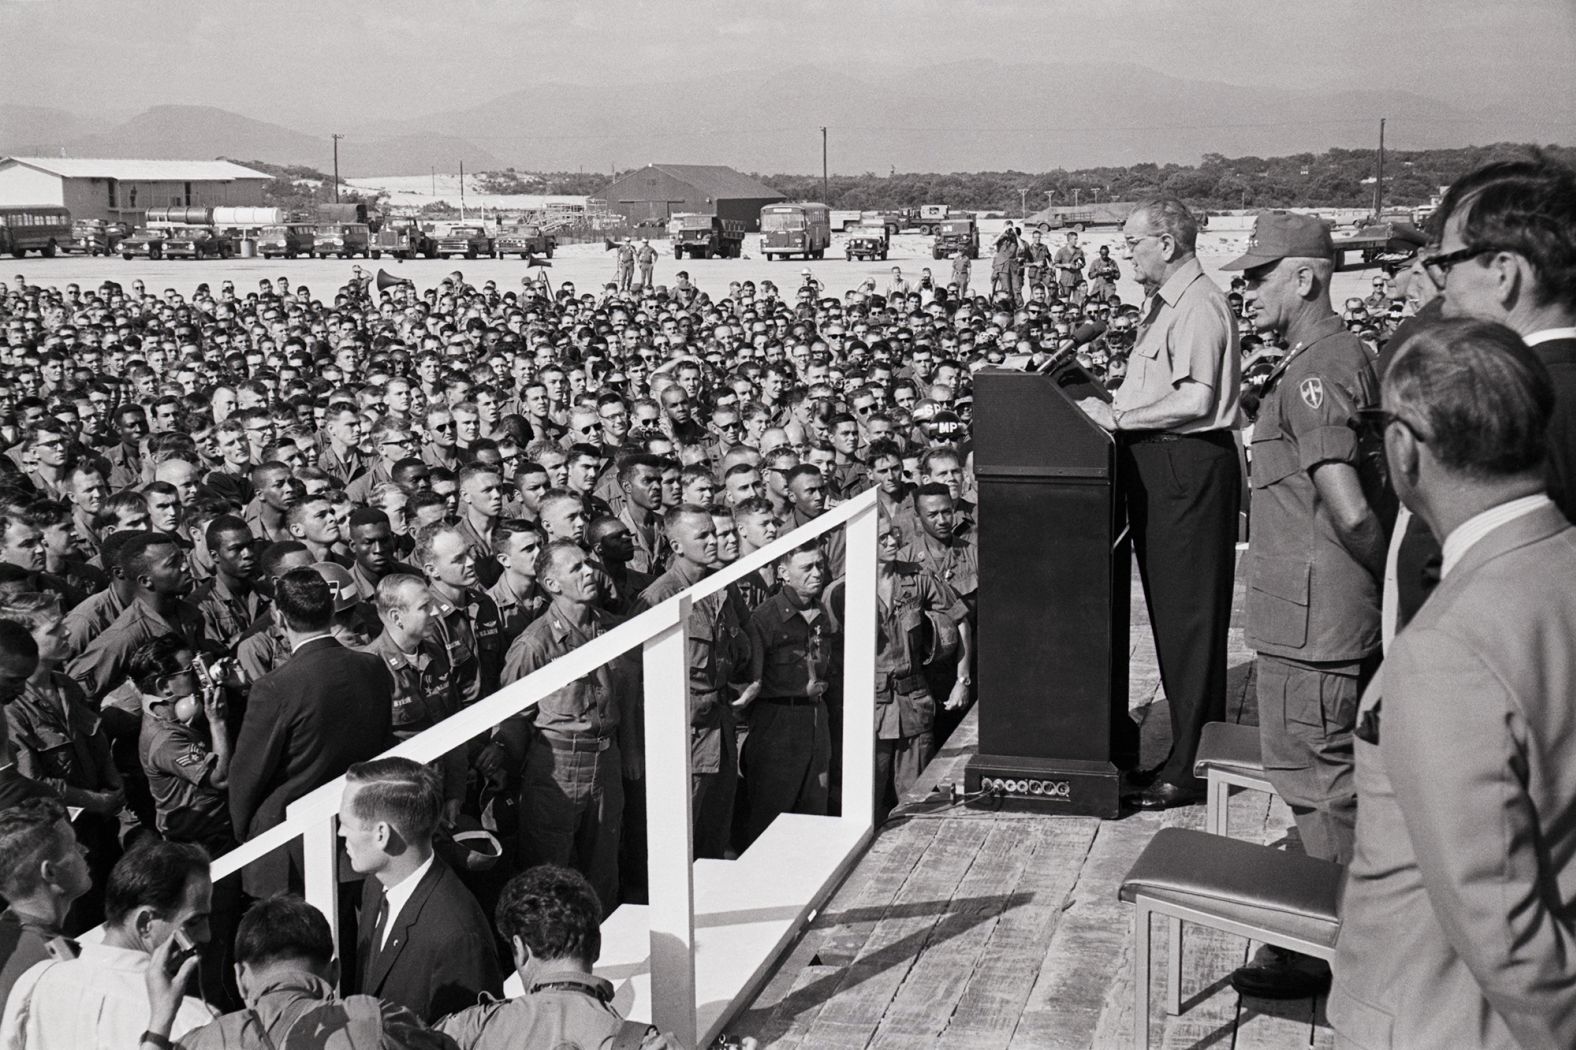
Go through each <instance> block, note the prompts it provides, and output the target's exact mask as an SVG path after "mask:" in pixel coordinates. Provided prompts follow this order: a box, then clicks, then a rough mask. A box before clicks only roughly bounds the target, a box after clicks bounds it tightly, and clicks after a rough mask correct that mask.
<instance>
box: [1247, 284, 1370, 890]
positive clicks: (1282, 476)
mask: <svg viewBox="0 0 1576 1050" xmlns="http://www.w3.org/2000/svg"><path fill="white" fill-rule="evenodd" d="M1378 402H1379V383H1378V380H1377V379H1376V378H1375V376H1374V372H1373V367H1372V365H1371V363H1370V357H1369V354H1368V352H1367V350H1366V349H1364V347H1363V345H1362V343H1361V342H1359V341H1358V340H1357V338H1356V337H1355V336H1353V335H1352V334H1351V333H1349V332H1348V331H1347V330H1346V328H1345V326H1344V325H1343V324H1342V323H1341V319H1340V318H1339V317H1337V316H1335V315H1334V314H1331V315H1330V316H1329V317H1328V318H1326V319H1325V320H1323V321H1320V322H1319V323H1318V324H1317V325H1316V326H1314V328H1313V329H1312V331H1310V332H1309V333H1308V338H1306V339H1305V340H1303V341H1302V342H1301V343H1299V344H1298V345H1297V346H1294V347H1293V348H1292V349H1291V351H1290V352H1289V353H1288V355H1287V357H1286V360H1285V361H1284V362H1283V363H1282V364H1281V365H1280V366H1278V367H1277V368H1276V370H1275V371H1274V372H1273V373H1271V374H1270V377H1269V379H1268V381H1267V382H1266V384H1265V387H1264V394H1263V400H1262V401H1261V402H1260V406H1259V416H1258V419H1257V421H1256V422H1255V423H1254V426H1253V471H1252V482H1253V503H1252V510H1253V541H1252V545H1251V547H1250V549H1249V551H1248V558H1247V561H1248V595H1247V617H1246V619H1247V641H1248V645H1249V646H1251V647H1252V648H1253V649H1255V650H1257V651H1258V654H1259V657H1258V665H1257V677H1258V704H1259V726H1260V737H1261V743H1262V749H1263V754H1264V768H1265V771H1266V772H1267V773H1268V774H1269V778H1270V782H1271V783H1273V784H1274V785H1275V790H1276V791H1277V792H1279V793H1280V795H1281V797H1282V798H1284V799H1285V800H1286V802H1287V804H1288V805H1290V806H1291V809H1292V815H1293V816H1294V817H1295V818H1296V821H1297V830H1298V834H1299V835H1300V837H1301V838H1302V843H1303V847H1304V849H1306V850H1307V852H1308V854H1309V855H1310V856H1315V857H1321V858H1324V859H1327V860H1335V861H1338V862H1340V863H1343V864H1344V863H1346V862H1348V861H1349V860H1350V859H1351V851H1352V838H1353V834H1354V830H1355V827H1356V817H1357V796H1356V786H1355V784H1354V783H1353V779H1352V728H1353V725H1354V723H1355V720H1356V715H1357V702H1358V699H1359V698H1360V697H1361V695H1362V690H1363V686H1364V685H1365V684H1366V681H1367V679H1368V677H1369V676H1370V675H1371V674H1372V671H1373V666H1374V660H1373V659H1372V658H1373V657H1375V656H1376V655H1377V653H1378V652H1379V581H1378V580H1377V579H1375V578H1374V576H1373V575H1372V573H1371V572H1370V571H1369V570H1368V569H1367V568H1365V567H1364V566H1363V565H1361V564H1359V563H1358V562H1357V561H1356V559H1354V558H1353V557H1352V555H1351V554H1350V553H1349V552H1348V551H1347V550H1346V548H1345V547H1344V546H1343V545H1342V544H1341V541H1340V539H1339V537H1338V535H1337V533H1336V530H1335V525H1334V523H1333V522H1332V521H1331V518H1330V513H1329V509H1328V507H1327V506H1326V505H1325V504H1324V503H1323V501H1322V500H1321V499H1320V498H1319V494H1318V490H1317V489H1316V488H1315V487H1314V483H1313V469H1314V468H1315V467H1317V466H1318V465H1319V464H1321V463H1350V464H1352V465H1353V466H1356V467H1359V468H1361V463H1360V459H1361V450H1360V449H1359V447H1358V442H1357V434H1356V432H1355V431H1354V430H1353V429H1352V427H1351V426H1350V425H1349V423H1348V420H1349V419H1350V418H1351V416H1352V413H1353V412H1355V411H1356V410H1358V409H1361V408H1368V407H1372V406H1374V405H1376V404H1378Z"/></svg>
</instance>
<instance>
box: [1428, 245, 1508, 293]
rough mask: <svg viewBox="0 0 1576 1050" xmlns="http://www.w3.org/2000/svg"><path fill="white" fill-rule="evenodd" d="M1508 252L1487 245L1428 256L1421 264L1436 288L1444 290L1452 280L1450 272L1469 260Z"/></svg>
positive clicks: (1495, 246) (1505, 249) (1504, 249)
mask: <svg viewBox="0 0 1576 1050" xmlns="http://www.w3.org/2000/svg"><path fill="white" fill-rule="evenodd" d="M1508 250H1509V249H1507V248H1501V247H1499V246H1497V245H1493V244H1485V245H1482V246H1481V247H1478V248H1462V249H1460V250H1459V251H1453V252H1446V253H1444V254H1443V255H1428V256H1425V257H1424V258H1423V259H1422V260H1421V262H1422V264H1423V272H1424V273H1426V274H1428V279H1429V280H1431V281H1433V282H1434V287H1436V288H1443V287H1444V286H1445V282H1446V281H1448V280H1449V279H1450V271H1451V270H1454V269H1455V268H1456V267H1457V266H1460V265H1461V264H1462V263H1464V262H1466V261H1467V260H1468V259H1476V258H1477V257H1478V256H1480V255H1487V254H1488V253H1489V252H1503V251H1508Z"/></svg>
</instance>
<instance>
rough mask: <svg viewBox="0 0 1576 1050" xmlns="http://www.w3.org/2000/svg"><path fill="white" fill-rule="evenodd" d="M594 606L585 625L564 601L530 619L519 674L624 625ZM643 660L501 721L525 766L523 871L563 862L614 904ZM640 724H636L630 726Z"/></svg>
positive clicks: (513, 664) (510, 662) (618, 665)
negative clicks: (627, 749) (625, 743)
mask: <svg viewBox="0 0 1576 1050" xmlns="http://www.w3.org/2000/svg"><path fill="white" fill-rule="evenodd" d="M619 622H620V621H619V619H618V618H617V617H614V616H612V615H610V614H608V613H605V612H603V611H601V610H599V609H592V610H591V621H590V624H589V625H588V626H587V627H586V628H585V629H584V630H583V631H582V629H581V628H579V627H577V626H576V625H575V623H574V622H573V621H572V620H570V619H569V618H568V617H566V616H564V615H563V614H562V613H561V611H560V610H559V609H558V608H557V606H556V605H555V606H552V607H549V608H548V610H547V612H545V613H544V614H543V615H542V616H541V618H540V619H538V620H536V621H535V622H533V623H532V624H530V625H529V626H527V627H526V629H525V631H524V632H523V633H521V635H520V637H519V638H516V639H515V641H514V644H513V645H511V646H510V647H509V652H508V655H507V656H506V657H505V659H504V669H503V681H504V682H505V683H509V682H515V681H518V680H520V679H521V678H524V677H525V676H526V675H528V674H530V673H531V672H532V671H537V670H540V669H541V668H543V667H546V666H547V665H548V664H550V663H551V662H552V661H554V660H556V659H557V658H558V657H560V656H562V655H564V654H565V653H568V652H571V651H572V650H574V649H577V648H579V647H580V646H581V645H582V644H584V643H585V642H588V641H590V640H591V639H593V638H597V637H600V636H601V635H602V634H604V633H606V632H607V631H609V630H612V629H613V627H615V626H617V624H618V623H619ZM638 667H639V665H638V664H637V663H635V662H634V661H633V660H632V659H631V658H630V656H629V655H628V654H625V655H623V656H620V657H618V658H616V659H614V660H612V661H610V662H608V663H605V664H603V665H602V666H600V667H598V668H597V669H596V670H594V671H592V672H591V673H590V674H588V675H586V676H585V677H583V678H577V679H576V680H575V681H573V682H570V683H569V684H568V685H566V686H564V687H563V688H562V689H559V690H557V691H556V692H553V693H549V694H548V695H547V696H545V697H543V698H542V700H541V702H540V703H538V704H537V705H536V706H535V707H534V708H532V709H531V710H530V711H529V712H527V713H525V714H523V715H519V716H516V717H514V718H511V719H508V720H507V721H505V722H504V723H503V724H502V725H500V726H499V727H498V736H497V739H498V742H499V744H500V745H501V746H502V747H503V749H504V751H505V753H506V754H507V755H508V756H509V760H510V766H511V767H512V769H514V770H519V771H520V837H519V857H518V861H517V864H516V867H517V868H519V869H520V870H524V869H525V868H529V867H532V866H534V865H537V864H566V865H570V866H572V867H574V868H575V869H576V870H578V871H579V872H581V873H582V874H583V875H585V876H586V878H587V879H589V880H590V881H591V885H592V887H593V888H595V890H596V892H597V897H598V899H600V900H601V901H602V906H603V908H604V909H606V911H608V912H609V913H611V912H612V910H613V908H614V907H616V906H617V904H618V844H619V837H620V832H621V829H622V826H623V817H624V783H623V753H622V750H621V748H620V746H619V745H620V741H619V737H620V734H621V732H622V730H623V728H624V724H625V722H624V719H625V715H626V714H628V715H629V716H631V717H634V715H635V712H636V711H637V710H638V709H639V704H638V701H639V696H640V679H639V670H638ZM632 729H633V730H634V731H635V732H638V731H639V727H638V726H637V727H632Z"/></svg>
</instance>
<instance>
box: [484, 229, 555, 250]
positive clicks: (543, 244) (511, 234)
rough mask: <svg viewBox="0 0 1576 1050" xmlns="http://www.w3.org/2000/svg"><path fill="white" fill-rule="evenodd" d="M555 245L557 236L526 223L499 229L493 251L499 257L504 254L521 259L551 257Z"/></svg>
mask: <svg viewBox="0 0 1576 1050" xmlns="http://www.w3.org/2000/svg"><path fill="white" fill-rule="evenodd" d="M557 247H558V238H556V237H554V236H552V235H551V234H549V233H545V232H543V230H542V228H541V227H540V226H538V225H536V224H535V223H528V224H526V225H523V226H510V227H509V228H508V229H503V230H499V231H498V237H497V239H496V240H495V241H494V242H493V253H494V254H495V255H497V256H498V258H500V259H502V258H503V257H504V256H506V255H518V256H519V257H520V258H522V259H529V258H531V257H532V256H535V257H537V258H541V259H551V258H552V257H553V251H554V250H555V249H556V248H557Z"/></svg>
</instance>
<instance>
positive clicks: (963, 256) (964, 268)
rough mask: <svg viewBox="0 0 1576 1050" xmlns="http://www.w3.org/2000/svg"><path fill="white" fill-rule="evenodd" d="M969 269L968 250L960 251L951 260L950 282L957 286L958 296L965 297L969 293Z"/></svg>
mask: <svg viewBox="0 0 1576 1050" xmlns="http://www.w3.org/2000/svg"><path fill="white" fill-rule="evenodd" d="M969 270H970V264H969V255H968V252H960V253H959V254H958V257H957V258H956V259H953V260H952V283H953V284H954V285H955V286H956V287H957V289H958V295H959V297H961V298H965V299H966V298H968V294H969Z"/></svg>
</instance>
